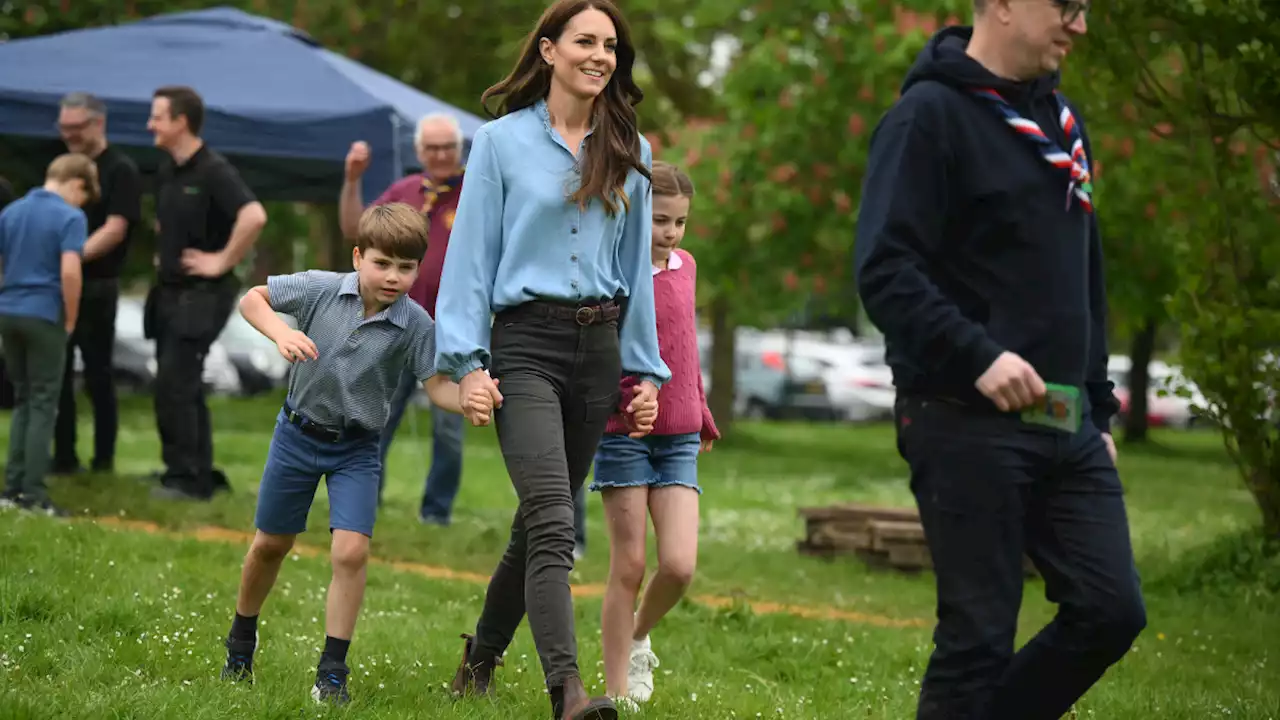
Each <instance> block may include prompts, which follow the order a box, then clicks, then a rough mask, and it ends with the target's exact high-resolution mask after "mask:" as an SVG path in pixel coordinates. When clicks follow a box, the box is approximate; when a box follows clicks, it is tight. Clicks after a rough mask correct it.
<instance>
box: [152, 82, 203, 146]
mask: <svg viewBox="0 0 1280 720" xmlns="http://www.w3.org/2000/svg"><path fill="white" fill-rule="evenodd" d="M151 97H152V98H164V99H166V100H168V101H169V117H170V118H173V119H177V117H178V116H179V115H181V116H183V117H185V118H186V119H187V129H188V130H190V131H191V134H192V135H199V134H200V130H201V128H203V127H204V99H203V98H201V97H200V93H198V92H196V91H195V90H192V89H191V88H189V87H187V86H186V85H166V86H164V87H162V88H158V89H157V90H156V91H155V93H153V94H152V96H151Z"/></svg>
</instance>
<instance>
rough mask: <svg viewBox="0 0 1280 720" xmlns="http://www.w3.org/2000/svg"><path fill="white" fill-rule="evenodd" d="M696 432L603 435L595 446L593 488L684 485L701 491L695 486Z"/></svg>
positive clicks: (697, 438)
mask: <svg viewBox="0 0 1280 720" xmlns="http://www.w3.org/2000/svg"><path fill="white" fill-rule="evenodd" d="M701 444H702V438H701V437H700V436H699V435H698V433H686V434H684V435H647V436H645V437H642V438H640V439H639V440H637V439H635V438H630V437H627V436H626V435H605V436H604V437H603V438H601V440H600V445H599V446H598V447H597V448H596V458H595V477H594V479H593V480H592V482H591V488H590V489H591V490H592V491H593V492H595V491H599V490H604V489H606V488H619V487H642V486H648V487H651V488H660V487H670V486H672V485H683V486H684V487H687V488H692V489H694V490H697V491H698V494H699V495H701V494H702V488H700V487H698V448H699V446H700V445H701Z"/></svg>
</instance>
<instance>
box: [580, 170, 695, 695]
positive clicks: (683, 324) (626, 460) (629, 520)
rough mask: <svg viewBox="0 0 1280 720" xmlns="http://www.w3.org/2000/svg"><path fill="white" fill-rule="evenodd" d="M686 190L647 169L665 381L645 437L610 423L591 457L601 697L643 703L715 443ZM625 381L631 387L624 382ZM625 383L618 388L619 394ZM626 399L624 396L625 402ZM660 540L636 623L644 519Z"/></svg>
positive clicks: (685, 572)
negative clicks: (656, 632)
mask: <svg viewBox="0 0 1280 720" xmlns="http://www.w3.org/2000/svg"><path fill="white" fill-rule="evenodd" d="M692 197H693V183H692V182H691V181H690V180H689V177H688V176H687V175H685V174H684V173H683V172H681V171H680V170H679V169H677V168H676V167H674V166H672V165H669V164H667V163H664V162H655V163H654V164H653V247H652V251H651V252H652V256H653V271H652V272H653V276H654V277H653V293H654V303H655V306H656V308H657V312H656V314H657V324H658V346H659V348H660V353H661V356H662V360H663V362H664V363H666V365H667V367H668V368H670V369H671V381H670V382H669V383H667V384H666V385H664V386H663V387H662V391H661V392H660V393H659V394H658V407H659V408H660V412H659V414H658V420H657V423H656V425H655V426H654V428H653V431H652V433H651V434H649V435H647V436H645V437H643V438H640V439H636V438H634V437H631V436H629V434H628V427H627V425H626V423H625V422H624V418H623V417H622V415H620V414H619V415H615V416H614V417H613V418H612V419H611V420H610V422H609V426H608V427H607V428H606V429H605V433H606V434H605V436H604V438H603V440H602V441H601V442H600V447H599V448H598V449H597V450H596V457H595V468H596V469H595V482H593V483H592V484H591V489H592V490H599V491H601V493H602V495H603V498H604V510H605V519H606V520H607V522H608V528H609V582H608V585H607V587H606V588H605V594H604V608H603V612H602V615H603V617H602V618H601V625H602V629H601V632H602V635H603V643H604V675H605V683H606V687H607V688H608V694H609V695H610V696H611V697H614V698H629V699H630V700H631V701H633V702H646V701H647V700H648V699H649V696H650V695H652V694H653V669H654V668H655V667H657V665H658V658H657V656H655V655H654V654H653V651H652V650H651V649H650V646H649V631H650V630H652V629H653V627H654V626H655V625H657V624H658V621H659V620H661V619H662V617H663V616H664V615H666V614H667V612H668V611H670V610H671V608H673V607H675V604H676V603H677V602H679V600H680V598H681V597H682V596H683V595H684V593H685V590H686V589H687V588H688V587H689V582H690V580H692V579H693V568H694V564H695V562H696V559H697V555H698V495H699V494H700V493H701V492H702V490H701V488H699V487H698V453H699V452H700V451H702V450H710V449H711V444H712V442H713V441H715V440H716V439H718V438H719V437H720V433H719V431H718V430H717V429H716V424H715V420H714V419H713V418H712V417H711V410H710V409H708V407H707V399H706V394H705V393H704V392H703V388H702V370H701V368H700V366H699V365H700V363H699V359H698V328H697V320H696V317H695V311H694V288H695V287H696V284H697V266H696V265H695V264H694V262H693V256H692V255H690V254H689V253H688V252H687V251H685V250H679V249H678V248H679V246H680V241H681V240H682V239H684V230H685V223H686V221H687V219H688V217H689V201H690V199H691V198H692ZM628 380H629V379H628ZM628 384H629V382H628V381H624V383H623V385H624V388H625V387H626V386H627V385H628ZM626 395H627V394H626V393H624V397H626ZM646 509H647V510H648V513H649V515H651V516H652V517H653V529H654V532H655V533H656V534H657V538H658V572H657V574H656V575H655V576H654V577H653V580H651V581H650V582H649V587H648V589H647V590H646V591H645V593H644V600H643V601H642V602H641V603H640V611H639V612H637V613H636V614H635V615H634V617H633V616H632V613H633V612H634V611H635V606H636V596H637V595H638V594H639V592H640V585H641V582H642V581H643V580H644V571H645V528H646V522H645V520H646V518H645V510H646Z"/></svg>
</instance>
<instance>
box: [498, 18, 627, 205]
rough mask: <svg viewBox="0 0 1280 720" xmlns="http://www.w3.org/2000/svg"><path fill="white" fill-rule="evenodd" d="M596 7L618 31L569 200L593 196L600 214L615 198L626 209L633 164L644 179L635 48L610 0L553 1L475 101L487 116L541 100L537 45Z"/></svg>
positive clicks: (547, 77) (547, 78) (546, 75)
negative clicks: (504, 71)
mask: <svg viewBox="0 0 1280 720" xmlns="http://www.w3.org/2000/svg"><path fill="white" fill-rule="evenodd" d="M593 9H594V10H599V11H600V12H602V13H604V14H605V15H608V16H609V19H610V20H612V21H613V27H614V30H615V31H616V32H617V33H618V45H617V49H616V50H615V52H616V53H617V58H618V66H617V68H616V69H615V70H614V71H613V76H612V77H610V78H609V84H608V85H605V88H604V91H603V92H601V93H600V95H599V96H598V97H597V98H596V100H595V102H594V103H592V108H591V125H592V132H591V134H590V135H588V136H587V139H586V141H585V142H584V143H583V147H582V152H581V153H580V154H581V158H580V159H579V161H578V162H579V167H580V168H581V169H582V184H581V185H580V186H579V187H578V189H577V191H575V192H574V193H573V194H572V195H570V196H569V199H570V200H571V201H573V202H574V203H577V205H578V206H579V207H586V205H587V202H588V201H590V200H591V198H599V199H600V201H601V202H602V203H604V207H605V210H606V212H608V214H610V215H615V214H617V212H618V201H619V200H621V201H622V206H623V207H624V208H626V207H629V206H630V203H628V202H627V196H626V193H625V192H624V188H625V187H626V182H627V174H628V173H629V172H630V171H631V170H632V169H633V168H634V169H635V170H637V171H639V172H640V174H641V175H643V176H644V177H645V178H646V179H649V178H650V174H649V170H648V168H646V167H645V166H644V162H643V161H642V160H641V157H640V131H639V129H638V128H637V127H636V109H635V106H636V105H637V104H638V103H639V102H640V101H641V100H643V99H644V93H643V92H642V91H641V90H640V88H639V87H638V86H637V85H636V81H635V78H634V77H632V72H631V71H632V66H634V65H635V61H636V49H635V46H634V45H632V44H631V30H630V28H629V27H628V26H627V21H626V20H625V19H624V18H623V17H622V13H621V12H619V10H618V8H617V7H616V6H615V5H614V4H613V3H612V2H610V0H557V1H556V2H555V3H553V4H552V5H551V6H550V7H548V8H547V9H546V10H545V11H543V13H542V17H541V18H539V19H538V24H537V25H535V26H534V29H533V31H532V32H530V33H529V35H528V37H526V38H525V41H524V47H523V48H522V49H521V51H520V59H519V60H518V61H517V62H516V66H515V67H514V68H513V69H512V70H511V72H510V73H509V74H508V75H507V76H506V77H505V78H503V79H502V80H501V81H500V82H498V83H497V84H496V85H494V86H493V87H491V88H489V89H488V90H485V91H484V94H483V95H481V96H480V103H481V104H482V105H484V109H485V111H486V112H488V113H489V115H490V116H492V117H495V118H497V117H501V116H503V115H506V114H507V113H513V112H515V111H517V110H522V109H524V108H527V107H529V106H531V105H533V104H535V103H537V102H538V101H539V100H541V99H543V98H545V97H546V96H547V93H548V92H550V90H551V73H552V70H551V67H550V66H549V65H547V63H546V62H544V61H543V59H542V53H541V51H540V48H539V44H540V42H541V40H542V38H544V37H545V38H547V39H548V40H551V41H552V42H555V41H557V40H559V39H560V35H561V34H562V33H564V29H565V27H566V26H567V25H568V24H569V21H570V20H572V19H573V18H574V17H576V16H577V15H578V13H580V12H582V11H584V10H593ZM492 97H500V98H501V99H500V101H499V102H498V106H497V110H496V111H494V110H490V109H489V105H488V101H489V98H492Z"/></svg>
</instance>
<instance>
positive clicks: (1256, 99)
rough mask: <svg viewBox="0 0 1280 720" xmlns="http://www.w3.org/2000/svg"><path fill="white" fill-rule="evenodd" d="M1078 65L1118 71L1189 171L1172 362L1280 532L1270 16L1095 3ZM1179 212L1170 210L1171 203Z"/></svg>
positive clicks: (1278, 261) (1277, 36)
mask: <svg viewBox="0 0 1280 720" xmlns="http://www.w3.org/2000/svg"><path fill="white" fill-rule="evenodd" d="M1094 8H1095V11H1094V15H1093V17H1092V18H1091V19H1092V20H1093V23H1092V25H1091V32H1092V35H1093V36H1094V37H1093V38H1092V39H1091V41H1090V42H1089V43H1088V44H1087V49H1086V51H1085V52H1086V54H1087V55H1088V60H1087V62H1091V63H1098V64H1100V65H1103V66H1105V67H1107V68H1108V69H1109V70H1110V72H1112V73H1113V75H1114V77H1116V78H1118V79H1121V80H1122V81H1124V82H1125V85H1124V87H1125V88H1127V90H1128V92H1130V93H1131V94H1132V96H1133V98H1134V99H1135V100H1136V104H1137V107H1138V109H1139V110H1140V119H1141V121H1142V122H1144V123H1146V126H1147V127H1152V128H1154V129H1155V130H1156V131H1157V132H1158V134H1159V135H1160V137H1161V138H1162V140H1161V142H1165V143H1169V144H1170V147H1171V148H1174V150H1171V152H1175V151H1176V154H1175V155H1172V156H1170V163H1171V164H1175V163H1176V165H1175V167H1180V168H1182V170H1178V171H1177V172H1179V173H1190V176H1191V178H1190V179H1188V180H1187V181H1185V182H1184V183H1183V184H1180V185H1179V186H1178V187H1177V188H1173V187H1171V190H1174V197H1173V198H1172V207H1170V208H1169V209H1168V210H1167V212H1168V217H1169V218H1170V219H1171V220H1173V221H1174V223H1173V226H1172V227H1171V232H1170V234H1169V237H1168V245H1167V247H1168V250H1169V252H1170V253H1171V254H1172V257H1173V258H1174V264H1173V267H1174V268H1175V272H1176V277H1177V281H1178V282H1177V286H1176V288H1175V291H1174V292H1173V293H1172V295H1171V297H1170V298H1169V302H1168V304H1167V307H1168V309H1169V312H1170V314H1171V315H1172V317H1173V319H1174V320H1175V321H1177V322H1178V323H1179V325H1180V327H1181V330H1182V347H1181V351H1180V359H1181V362H1182V366H1183V368H1184V370H1185V372H1186V374H1187V376H1188V378H1189V379H1190V380H1191V381H1193V382H1194V383H1195V384H1196V386H1197V387H1198V388H1199V389H1200V391H1201V392H1202V393H1203V395H1204V396H1205V398H1206V400H1207V407H1206V408H1204V411H1205V412H1206V413H1208V415H1209V416H1210V417H1212V418H1213V419H1214V420H1216V421H1217V422H1218V423H1219V425H1220V426H1221V428H1222V433H1223V439H1224V441H1225V444H1226V447H1227V450H1228V451H1229V452H1230V454H1231V456H1232V458H1233V459H1234V460H1235V462H1236V465H1237V467H1238V468H1239V469H1240V473H1241V476H1242V478H1243V480H1244V482H1245V485H1246V486H1247V487H1248V488H1249V490H1250V492H1251V493H1252V494H1253V497H1254V498H1255V499H1256V501H1257V503H1258V507H1259V510H1260V513H1261V519H1262V528H1263V531H1264V532H1265V533H1266V534H1267V535H1268V536H1269V537H1272V538H1277V539H1280V442H1277V441H1278V440H1280V424H1278V423H1277V419H1278V418H1277V416H1276V408H1275V392H1276V388H1277V386H1278V385H1280V358H1278V357H1277V355H1280V353H1278V352H1277V338H1280V278H1277V276H1276V272H1275V269H1276V268H1277V267H1280V243H1277V242H1276V229H1277V213H1276V208H1275V207H1274V204H1273V200H1274V196H1273V195H1272V194H1271V188H1270V187H1269V184H1268V183H1265V182H1259V180H1260V179H1264V178H1266V177H1268V175H1269V172H1270V170H1269V165H1270V158H1272V157H1273V155H1272V154H1271V151H1272V150H1274V148H1275V147H1276V143H1275V138H1276V136H1277V132H1278V131H1280V78H1277V77H1276V74H1275V73H1274V71H1273V70H1274V67H1276V63H1277V61H1278V60H1280V23H1278V22H1277V18H1275V17H1270V15H1269V14H1268V11H1267V9H1266V8H1265V7H1264V2H1263V0H1233V2H1225V1H1221V0H1219V1H1214V0H1192V1H1191V2H1187V3H1163V2H1157V1H1156V0H1126V1H1125V2H1119V1H1118V0H1099V2H1096V3H1095V5H1094ZM1175 211H1178V212H1179V214H1178V216H1176V217H1175V215H1174V212H1175Z"/></svg>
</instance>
